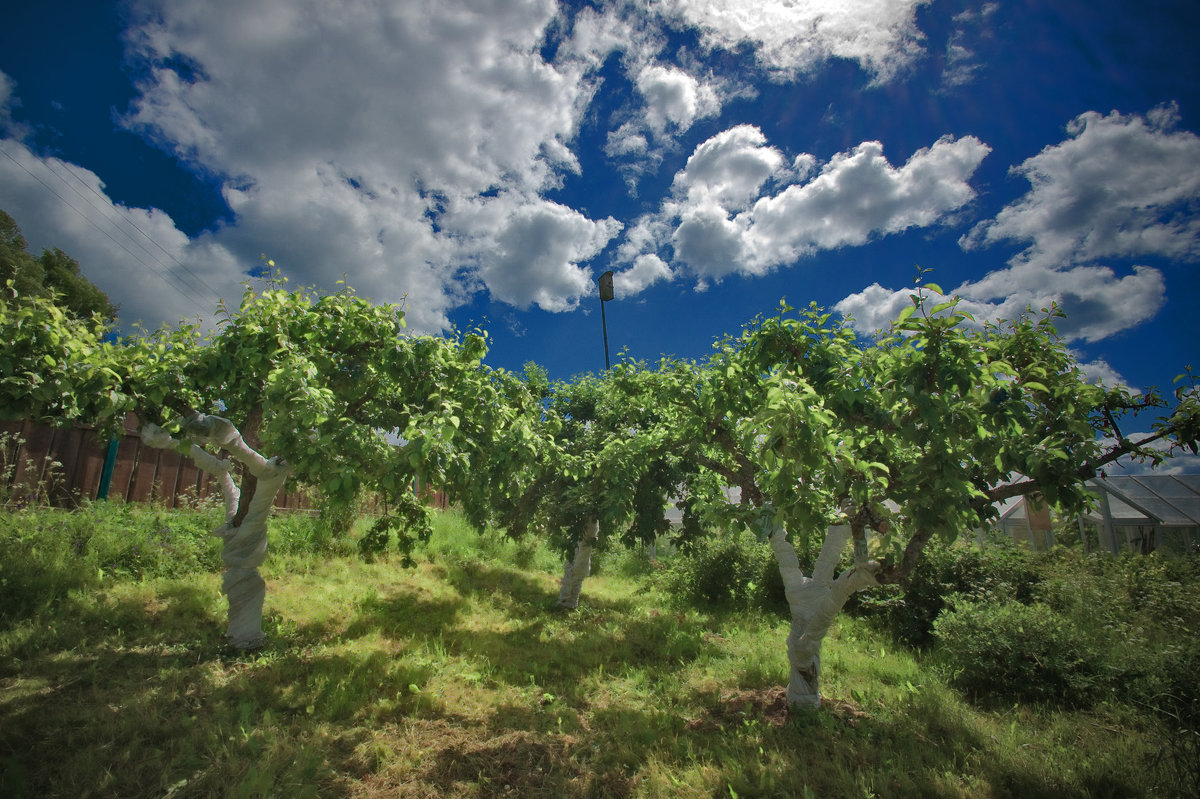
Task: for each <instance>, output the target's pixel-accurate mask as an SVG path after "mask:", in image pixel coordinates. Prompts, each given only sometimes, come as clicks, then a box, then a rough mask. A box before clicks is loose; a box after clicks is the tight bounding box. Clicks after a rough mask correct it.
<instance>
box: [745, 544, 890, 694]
mask: <svg viewBox="0 0 1200 799" xmlns="http://www.w3.org/2000/svg"><path fill="white" fill-rule="evenodd" d="M850 538H851V530H850V527H849V526H847V525H837V526H833V527H830V528H829V529H828V530H827V531H826V533H825V541H824V543H823V544H822V546H821V552H820V554H819V555H818V556H817V562H816V563H815V564H814V566H813V573H812V576H811V577H806V576H805V575H804V572H803V571H801V569H800V563H799V560H798V558H797V557H796V549H795V547H794V546H792V543H791V542H790V541H788V539H787V530H786V529H784V528H783V526H782V525H775V526H773V527H772V529H771V531H770V536H769V540H770V543H771V551H772V552H774V553H775V562H776V563H777V564H778V566H779V574H780V576H781V577H782V578H783V587H784V593H785V594H786V596H787V601H788V609H789V610H790V612H791V628H790V630H789V631H788V639H787V646H788V664H789V666H790V672H789V675H788V687H787V702H788V706H789V707H793V708H806V707H812V708H815V707H818V706H820V704H821V690H820V681H821V645H822V643H824V641H825V636H826V634H827V633H828V632H829V628H830V627H831V626H832V625H833V622H834V620H835V619H836V618H837V615H838V613H839V612H840V611H841V609H842V608H843V607H844V606H845V604H846V600H848V599H849V598H850V595H851V594H853V593H854V592H855V591H859V590H862V589H863V588H866V587H868V586H871V585H876V580H875V574H874V572H875V570H876V569H877V568H878V566H877V564H875V563H873V562H871V563H867V564H865V565H856V566H854V567H852V568H850V569H847V570H846V571H844V572H842V573H841V574H840V575H837V576H836V577H835V576H834V572H835V571H836V569H837V564H838V559H839V558H840V556H841V553H842V550H844V549H845V548H846V544H847V543H848V542H849V541H850Z"/></svg>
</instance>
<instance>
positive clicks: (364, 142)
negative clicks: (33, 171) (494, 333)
mask: <svg viewBox="0 0 1200 799" xmlns="http://www.w3.org/2000/svg"><path fill="white" fill-rule="evenodd" d="M215 5H216V6H217V7H215V8H214V7H213V6H214V4H208V5H206V6H204V7H199V6H196V4H194V3H190V2H185V1H184V0H141V2H137V3H135V4H134V6H133V14H132V19H133V25H132V27H131V28H130V30H129V31H128V32H127V41H128V49H129V53H130V56H131V58H132V61H133V63H134V64H135V65H137V66H138V67H139V68H140V69H141V72H142V77H141V78H140V80H139V82H138V90H139V96H138V97H137V98H136V99H135V101H134V102H133V104H132V105H131V107H130V109H129V111H128V113H127V114H126V115H125V116H124V123H125V124H126V125H127V126H128V127H129V128H130V129H132V130H135V131H137V132H140V133H142V134H143V135H145V136H147V137H149V138H151V139H152V140H153V141H155V142H157V143H158V144H159V146H161V147H162V148H164V149H166V150H168V151H169V152H172V153H174V154H176V155H177V156H179V157H181V158H183V159H186V160H187V161H190V162H191V163H193V164H195V165H196V167H197V168H200V169H203V170H205V171H207V172H209V173H212V174H215V175H217V176H219V177H220V178H221V179H223V181H224V186H225V189H224V191H225V196H226V199H227V201H228V202H229V204H230V206H231V208H232V209H233V211H234V213H235V214H236V220H235V222H234V223H233V224H231V225H229V226H228V227H227V228H224V229H221V230H219V231H217V232H216V233H215V234H214V236H215V238H216V240H217V241H219V242H220V243H222V244H227V245H228V246H229V247H230V248H231V249H232V250H234V251H235V252H238V253H239V254H240V255H242V256H243V257H246V256H247V255H249V254H250V253H254V254H257V253H258V252H262V251H268V252H270V253H271V255H272V257H274V258H275V259H276V260H277V261H278V262H279V263H280V264H281V265H282V266H283V267H284V268H285V270H287V271H289V272H290V273H291V274H292V275H293V277H295V278H297V279H299V280H301V281H304V282H317V283H328V282H330V281H331V279H332V278H335V277H340V276H341V274H342V273H344V272H349V273H351V274H353V275H354V282H355V287H356V288H358V289H359V290H360V291H363V292H364V293H366V294H368V295H369V296H371V297H372V298H374V299H376V300H379V301H384V300H394V299H398V298H399V297H402V296H404V297H407V299H408V302H409V306H410V308H411V312H410V320H411V321H412V322H413V324H414V327H415V328H416V329H425V330H436V329H439V328H442V327H444V326H445V325H446V319H447V317H446V314H447V312H448V311H449V310H450V309H451V308H453V307H454V306H455V305H457V304H459V303H461V302H463V301H465V300H466V299H468V298H469V296H470V295H471V294H472V293H473V292H475V291H478V290H479V289H480V288H481V287H486V288H487V289H488V290H490V291H491V292H492V293H493V294H494V295H495V296H496V297H497V298H498V299H502V300H505V301H511V302H514V303H515V304H518V305H526V304H528V303H530V302H533V303H535V304H537V305H539V306H540V307H542V308H545V309H547V310H561V309H567V308H571V307H574V303H575V302H576V301H577V298H578V295H579V293H580V292H581V291H585V292H586V290H587V289H586V288H584V287H585V286H586V285H588V284H589V282H590V281H589V280H587V276H586V274H585V271H584V269H583V267H581V266H580V265H579V263H578V259H580V258H586V257H588V256H587V254H589V253H590V254H594V253H595V252H597V251H598V247H597V244H596V243H597V241H599V240H602V239H605V236H607V235H610V232H611V229H612V226H611V224H610V222H609V221H600V222H593V221H590V220H587V219H584V218H583V217H582V216H581V215H579V214H577V213H572V214H571V215H565V214H563V213H562V211H560V210H557V209H550V207H549V206H547V205H546V204H544V203H543V201H541V200H540V197H539V195H540V194H541V193H543V192H546V191H550V190H553V189H554V188H556V187H557V186H559V185H560V183H561V180H562V177H563V175H564V174H567V173H571V172H577V171H578V169H579V164H578V162H577V160H576V159H575V156H574V155H573V153H572V151H571V142H572V140H573V137H574V136H575V134H576V132H577V130H578V125H579V120H580V118H581V116H582V114H583V112H584V110H585V109H586V108H587V106H588V104H589V103H590V101H591V98H592V94H593V92H594V90H595V85H594V84H593V83H592V82H591V81H590V79H589V78H588V77H587V71H588V69H589V68H591V67H593V66H595V64H596V63H597V62H598V61H599V60H602V57H603V56H602V54H603V53H605V52H607V49H609V48H611V47H612V46H614V44H615V43H616V42H618V41H620V40H621V38H622V36H623V35H625V33H626V30H625V29H623V28H622V27H620V26H619V25H618V26H613V25H609V26H608V27H605V24H607V23H605V24H601V21H600V19H599V18H598V17H597V18H596V19H595V21H594V27H593V29H591V34H592V35H591V39H590V41H585V40H580V41H578V42H575V41H573V42H570V43H567V44H566V45H565V46H564V47H563V48H562V55H561V57H560V58H558V59H557V60H556V61H555V62H554V63H549V62H547V61H546V60H544V59H543V57H542V55H541V53H540V50H539V48H540V46H541V43H542V39H543V35H544V31H545V30H546V28H547V25H548V24H550V23H551V22H552V21H553V20H554V19H555V18H556V14H557V7H556V4H555V3H553V2H551V1H550V0H523V1H522V0H514V1H513V2H500V3H492V4H488V5H487V6H486V7H478V8H464V7H462V6H459V5H451V4H446V3H442V2H434V0H427V1H426V2H412V3H401V4H385V5H383V6H380V5H376V4H366V3H353V4H339V5H337V6H329V5H328V4H324V3H319V2H315V0H311V1H301V2H293V1H292V0H264V2H258V3H253V4H246V3H240V2H233V0H222V2H218V3H216V4H215ZM588 24H589V23H588V22H587V20H584V21H583V22H582V24H581V25H579V26H577V29H578V32H579V34H580V36H582V37H585V38H586V37H587V36H588V35H589V29H588ZM500 195H504V196H505V197H506V199H505V200H504V201H503V203H499V204H500V205H503V207H504V211H503V212H486V213H485V212H481V211H480V207H481V206H487V205H495V204H497V203H498V200H497V198H498V197H499V196H500ZM514 198H518V199H514ZM521 202H526V203H528V208H526V209H525V210H523V211H522V210H520V209H519V208H516V207H514V206H515V205H519V204H520V203H521ZM487 225H494V227H480V226H487ZM539 225H540V226H541V227H539ZM535 229H536V230H543V231H544V232H546V233H548V234H549V235H550V239H549V240H547V241H546V242H544V243H542V244H541V245H540V247H541V249H536V248H534V249H531V247H532V245H531V244H530V243H529V242H527V241H525V239H524V238H523V236H525V235H526V233H527V232H528V231H530V230H535ZM597 230H599V231H601V233H600V234H597V233H596V231H597ZM523 231H524V233H523ZM565 234H566V235H576V236H578V237H579V239H578V240H577V241H573V242H571V243H566V242H564V241H563V239H562V236H563V235H565ZM480 243H487V244H489V245H491V244H495V245H497V249H495V250H494V251H491V250H479V249H472V248H471V247H472V245H479V244H480ZM535 250H536V251H535ZM521 254H529V255H531V256H532V257H533V259H534V260H533V261H532V262H531V263H529V264H525V263H523V262H519V261H518V260H515V258H516V256H518V255H521ZM463 264H469V265H470V266H471V267H472V268H471V269H470V270H467V271H464V270H463V268H462V265H463ZM510 270H516V273H515V274H514V273H512V272H511V271H510ZM540 279H544V280H545V282H544V283H542V284H540V285H537V286H536V287H535V286H533V285H531V284H529V283H528V282H527V281H530V280H540Z"/></svg>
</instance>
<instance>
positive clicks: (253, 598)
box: [142, 414, 289, 649]
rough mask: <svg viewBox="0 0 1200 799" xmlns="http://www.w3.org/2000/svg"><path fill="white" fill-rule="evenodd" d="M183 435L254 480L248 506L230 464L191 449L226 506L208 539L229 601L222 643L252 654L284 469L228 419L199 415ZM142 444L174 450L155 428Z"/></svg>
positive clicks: (148, 431)
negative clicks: (221, 454) (216, 549)
mask: <svg viewBox="0 0 1200 799" xmlns="http://www.w3.org/2000/svg"><path fill="white" fill-rule="evenodd" d="M183 432H184V435H186V436H187V437H188V438H190V439H193V440H195V441H198V442H199V443H200V444H204V443H208V444H213V445H216V446H218V447H220V448H222V449H224V450H225V451H226V452H228V453H229V454H230V455H231V456H232V458H233V459H235V460H237V461H239V462H240V463H241V464H242V465H243V466H245V467H246V470H247V472H249V474H250V475H252V476H253V477H254V480H253V483H254V485H253V487H252V488H251V491H250V494H249V500H248V501H246V502H241V501H240V500H243V499H245V497H242V496H241V495H240V492H239V491H238V488H237V485H236V484H235V483H234V480H233V476H232V474H231V472H232V471H233V463H232V462H231V461H229V460H224V459H221V458H218V457H217V456H215V455H213V454H212V453H210V452H208V450H206V449H204V448H203V447H202V446H199V445H198V444H192V445H191V450H190V454H191V456H192V459H193V460H195V462H196V465H197V466H199V467H200V468H201V469H204V470H205V471H207V472H210V473H211V474H214V475H215V476H216V477H217V479H218V481H219V482H220V485H221V496H222V499H223V500H224V504H225V523H224V524H222V525H221V526H220V527H218V528H217V529H215V530H213V532H212V534H213V535H215V536H217V537H218V538H220V539H221V540H222V541H223V542H224V545H223V546H222V548H221V561H222V562H223V563H224V564H225V574H224V575H223V576H222V578H221V592H222V593H223V594H225V596H226V597H227V598H228V600H229V625H228V627H227V629H226V632H225V637H226V638H227V639H228V641H229V643H230V645H232V646H234V647H236V648H238V649H254V648H257V647H259V646H261V645H262V642H263V640H264V638H265V636H264V634H263V631H262V609H263V601H264V600H265V598H266V591H267V585H266V582H265V581H264V580H263V579H262V576H261V575H260V574H259V573H258V567H259V566H261V565H262V563H263V561H264V560H266V557H267V521H268V519H269V518H270V515H271V508H272V507H273V505H274V502H275V495H276V494H278V493H279V489H280V488H281V487H282V486H283V483H284V481H285V480H287V475H288V471H289V470H288V467H287V464H285V463H283V462H282V461H279V460H277V459H275V458H271V459H267V458H264V457H263V456H262V455H261V454H259V453H258V452H257V451H255V450H254V449H253V448H251V447H250V446H249V445H248V444H246V442H245V440H244V439H243V438H242V435H241V433H239V432H238V429H237V428H236V427H235V426H234V425H233V423H232V422H230V421H229V420H228V419H223V418H221V417H219V416H206V415H204V414H198V415H195V416H193V417H192V418H190V419H189V420H187V422H186V423H185V425H184V430H183ZM142 440H143V441H144V442H145V443H146V444H147V445H148V446H151V447H158V448H165V447H170V446H174V445H178V444H179V442H178V441H176V440H175V439H173V438H172V437H171V436H170V435H168V434H167V433H166V432H165V431H163V430H162V429H161V428H158V427H157V426H156V425H153V424H147V425H145V426H144V427H143V430H142Z"/></svg>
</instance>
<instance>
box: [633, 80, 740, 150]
mask: <svg viewBox="0 0 1200 799" xmlns="http://www.w3.org/2000/svg"><path fill="white" fill-rule="evenodd" d="M636 86H637V89H638V91H639V92H640V93H641V95H642V97H644V98H645V100H646V109H647V110H646V123H647V124H648V125H649V127H650V129H651V130H653V131H655V132H656V133H658V134H659V135H662V133H663V132H665V131H666V130H667V129H668V127H671V128H675V129H678V130H681V131H682V130H687V129H688V128H690V127H691V126H692V123H693V122H695V121H696V119H698V118H701V117H709V116H715V115H716V114H717V113H719V112H720V110H721V103H720V100H719V99H718V98H717V93H716V91H715V90H714V89H713V87H711V86H707V85H704V84H702V83H700V81H698V80H696V78H694V77H692V76H691V75H689V74H688V73H686V72H684V71H683V70H682V69H676V68H674V67H664V66H661V65H657V64H651V65H647V66H646V67H643V68H642V70H641V71H640V72H639V73H638V75H637V80H636Z"/></svg>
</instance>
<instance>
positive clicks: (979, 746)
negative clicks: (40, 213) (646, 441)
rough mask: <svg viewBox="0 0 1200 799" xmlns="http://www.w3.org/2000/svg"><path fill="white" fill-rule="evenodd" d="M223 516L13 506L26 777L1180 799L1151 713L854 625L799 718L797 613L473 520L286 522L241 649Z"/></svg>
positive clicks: (14, 703)
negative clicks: (232, 637) (561, 563)
mask: <svg viewBox="0 0 1200 799" xmlns="http://www.w3.org/2000/svg"><path fill="white" fill-rule="evenodd" d="M156 513H157V515H156ZM212 513H213V511H211V510H209V511H201V512H198V513H191V514H180V513H165V512H161V511H159V512H154V511H150V510H136V511H135V510H130V509H127V508H126V509H121V508H119V507H113V508H100V509H96V508H91V509H87V508H85V509H84V510H83V511H81V512H79V513H76V514H74V515H67V514H62V513H57V512H48V511H43V512H39V513H37V514H34V513H30V512H20V513H7V512H4V513H3V519H2V521H0V556H2V558H3V560H0V563H2V564H3V570H4V571H3V572H2V573H0V581H2V583H0V585H2V586H3V591H4V593H3V598H4V600H5V603H6V604H5V606H4V608H3V609H0V614H2V615H0V795H2V796H5V797H9V798H10V799H16V798H17V797H23V796H28V797H71V798H72V799H75V798H76V797H89V796H111V797H172V798H173V799H181V798H182V797H201V796H214V797H226V796H228V797H257V796H280V797H302V796H320V797H340V796H397V797H508V796H512V797H555V798H560V797H585V796H596V797H716V796H720V797H752V796H753V797H758V796H778V797H809V796H812V797H875V796H877V797H906V796H913V797H1008V796H1012V797H1056V798H1058V797H1121V796H1131V797H1133V796H1158V795H1169V793H1167V791H1168V788H1166V787H1163V788H1156V785H1159V784H1160V783H1161V778H1160V777H1159V776H1158V775H1159V774H1160V770H1157V769H1155V768H1154V767H1153V762H1154V756H1155V753H1156V748H1157V744H1156V743H1155V741H1157V740H1158V738H1156V737H1155V736H1154V735H1152V734H1151V733H1152V732H1154V729H1155V728H1154V724H1155V722H1154V721H1153V720H1152V719H1151V718H1149V717H1148V716H1146V715H1145V714H1142V713H1140V712H1139V711H1138V709H1137V708H1136V706H1134V705H1124V704H1120V703H1112V702H1109V703H1101V704H1099V705H1098V706H1096V707H1093V708H1091V709H1090V710H1087V711H1071V710H1059V709H1052V708H1039V707H1026V706H1021V705H1010V706H1005V707H1000V708H996V707H990V708H986V709H985V708H981V707H977V706H975V705H973V704H971V703H969V702H968V701H967V700H966V699H964V698H963V697H962V696H960V695H959V694H958V693H957V692H956V691H955V690H954V689H952V688H951V687H948V683H947V682H946V679H945V678H944V677H943V676H942V673H941V672H940V671H939V670H938V669H936V668H934V667H933V666H932V665H931V664H930V663H926V662H923V659H922V657H923V656H921V655H920V654H919V653H915V652H913V651H911V650H909V649H907V648H905V647H902V646H900V645H898V644H896V643H894V642H893V640H892V638H891V637H890V636H888V635H887V634H886V633H884V632H882V631H880V630H879V629H877V628H876V627H873V626H871V625H870V624H868V622H866V621H864V620H862V619H858V618H854V617H851V616H846V615H844V616H843V618H842V619H841V620H840V622H839V623H838V625H837V627H836V628H835V630H834V632H833V633H832V635H831V638H830V640H829V641H828V642H827V645H826V650H825V658H824V685H823V689H824V690H823V693H824V695H825V697H826V702H825V704H824V705H823V707H822V708H821V709H820V710H819V711H817V712H813V713H808V714H803V715H800V716H799V717H796V716H789V715H788V714H787V713H786V711H785V709H784V705H783V683H784V681H785V680H786V675H787V666H786V655H785V651H784V639H785V636H786V631H787V625H786V622H785V621H784V620H783V619H781V618H779V617H778V616H772V615H770V614H766V613H761V612H760V613H752V612H749V611H743V612H732V611H719V610H714V609H704V608H697V607H681V606H679V605H678V603H673V602H671V601H670V598H669V597H667V596H664V595H663V594H662V589H661V588H659V587H656V586H659V585H660V584H661V581H655V580H652V579H648V578H647V577H646V576H645V572H646V571H648V570H647V569H638V568H627V567H628V565H629V563H630V562H631V561H632V560H634V559H635V558H634V555H633V554H631V553H625V554H624V556H623V560H622V558H617V557H612V556H610V557H609V559H608V560H604V559H602V560H601V561H600V563H599V566H598V573H597V574H596V575H595V576H593V577H591V578H589V579H588V581H587V582H586V583H585V586H584V599H583V604H582V606H581V608H580V609H579V610H578V611H576V612H572V613H566V612H562V611H557V610H555V609H554V608H553V603H554V599H555V597H556V595H557V576H556V575H557V565H556V560H555V558H554V557H553V556H552V555H551V554H550V553H547V552H545V551H543V550H541V549H538V548H537V547H535V546H532V545H528V544H525V545H518V544H513V543H511V542H507V541H503V540H501V539H499V538H498V537H496V536H491V535H480V534H478V533H476V532H474V531H473V530H471V529H470V528H468V527H467V526H466V525H465V524H464V523H463V522H462V521H461V520H460V519H458V518H457V517H455V516H453V515H452V514H447V515H445V516H443V517H442V518H440V519H439V520H438V524H437V532H436V534H435V537H434V539H433V540H432V541H430V542H429V544H428V545H426V546H425V548H424V549H423V550H422V551H421V552H420V553H419V554H418V559H417V560H418V564H417V566H416V567H415V568H411V569H403V568H401V567H400V566H399V565H398V562H397V561H393V560H390V559H388V558H381V559H376V560H375V561H373V562H370V563H367V562H363V561H362V560H361V559H359V558H357V557H356V556H355V555H353V554H352V547H341V548H339V546H337V543H338V542H333V543H330V542H328V541H325V542H320V541H318V542H317V543H318V545H314V546H307V547H306V545H305V541H306V540H307V539H306V538H305V536H306V535H308V533H306V532H305V530H306V528H305V523H303V522H289V521H287V520H278V521H277V522H275V523H274V524H275V532H273V534H272V541H273V546H274V550H273V554H272V556H271V557H270V558H269V559H268V561H267V564H266V565H265V567H264V569H263V571H264V576H265V577H266V578H267V581H268V593H267V600H266V611H265V618H266V622H265V626H266V629H267V632H268V634H269V639H268V643H267V645H266V646H265V648H263V649H262V650H260V651H257V652H254V653H249V654H238V653H236V652H233V651H230V650H228V649H227V648H225V647H224V645H223V641H222V633H223V631H224V622H225V620H224V605H223V598H222V597H221V595H220V593H219V583H220V577H219V562H218V560H217V559H216V557H215V553H216V549H215V547H216V546H217V544H216V542H215V540H214V539H211V538H207V537H205V536H204V533H203V531H204V530H205V529H206V528H207V526H208V525H209V524H211V521H212V519H211V516H212ZM81 514H82V515H81ZM89 514H90V516H89ZM308 527H312V525H311V523H308ZM138 531H142V532H138ZM147 531H148V532H147ZM139 536H141V538H139ZM81 541H82V542H83V543H80V542H81ZM131 541H134V542H139V541H140V543H136V544H131V543H130V542H131ZM134 545H136V546H138V547H139V551H138V556H137V557H133V556H131V555H130V554H129V551H130V550H129V547H131V546H134ZM154 546H157V547H159V549H160V550H163V551H165V550H166V549H168V548H174V551H177V552H178V553H180V554H175V555H172V554H171V553H167V554H166V555H164V554H163V552H162V551H160V552H158V553H155V554H154V557H153V559H151V558H150V557H149V556H148V555H146V554H145V553H146V549H147V548H152V547H154ZM123 547H124V549H123ZM120 558H124V562H122V561H120Z"/></svg>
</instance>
